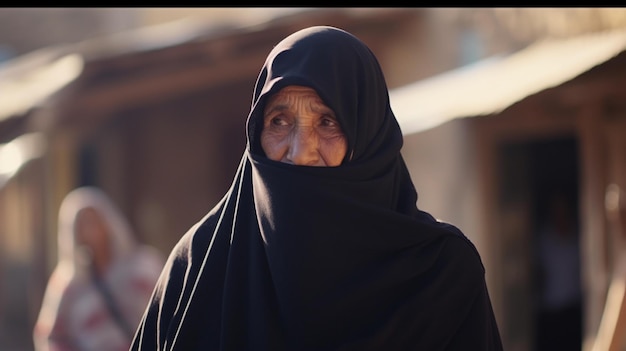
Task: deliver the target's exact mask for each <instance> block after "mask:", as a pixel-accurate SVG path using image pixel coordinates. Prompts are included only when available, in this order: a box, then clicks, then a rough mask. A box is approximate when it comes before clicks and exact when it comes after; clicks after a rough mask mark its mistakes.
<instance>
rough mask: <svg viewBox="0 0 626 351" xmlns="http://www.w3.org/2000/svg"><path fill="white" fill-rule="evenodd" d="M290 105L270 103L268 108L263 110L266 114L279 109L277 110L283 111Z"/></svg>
mask: <svg viewBox="0 0 626 351" xmlns="http://www.w3.org/2000/svg"><path fill="white" fill-rule="evenodd" d="M288 108H289V107H288V106H287V105H285V104H275V105H270V106H269V108H266V110H265V111H264V112H263V113H264V114H265V115H267V114H269V113H271V112H274V111H277V112H283V111H285V110H287V109H288Z"/></svg>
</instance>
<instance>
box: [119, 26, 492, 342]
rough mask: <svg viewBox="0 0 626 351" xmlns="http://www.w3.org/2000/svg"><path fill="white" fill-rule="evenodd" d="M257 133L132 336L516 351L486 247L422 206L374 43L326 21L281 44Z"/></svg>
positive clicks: (265, 74) (260, 105) (263, 83)
mask: <svg viewBox="0 0 626 351" xmlns="http://www.w3.org/2000/svg"><path fill="white" fill-rule="evenodd" d="M416 108H419V106H417V107H416ZM247 138H248V140H247V141H248V142H247V146H246V150H245V152H244V155H243V158H242V160H241V163H240V166H239V168H238V170H237V173H236V176H235V179H234V181H233V183H232V186H231V188H230V190H229V191H228V192H227V194H226V195H225V196H224V198H223V199H222V200H221V201H220V202H219V203H218V204H217V205H216V206H215V207H214V208H213V209H212V210H211V211H210V212H209V213H208V214H207V215H206V216H205V217H204V218H203V219H202V220H200V221H199V222H198V223H197V224H196V225H195V226H193V227H192V228H191V229H190V230H189V231H188V232H187V233H186V234H185V235H184V236H183V237H182V238H181V240H180V242H179V243H178V244H177V245H176V247H175V248H174V249H173V251H172V253H171V255H170V257H169V260H168V262H167V263H166V267H165V270H164V273H163V274H162V276H161V279H160V281H159V282H158V285H157V288H156V290H155V293H154V295H153V297H152V301H151V303H150V305H149V308H148V311H147V313H146V314H145V315H144V318H143V320H142V322H141V324H140V326H139V330H138V332H137V334H136V336H135V339H134V343H133V346H132V348H131V349H132V350H273V351H277V350H299V351H302V350H428V351H434V350H482V351H486V350H501V349H502V345H501V341H500V336H499V333H498V328H497V325H496V322H495V319H494V315H493V312H492V309H491V303H490V299H489V295H488V292H487V288H486V285H485V280H484V268H483V265H482V263H481V259H480V256H479V254H478V252H477V251H476V249H475V247H474V246H473V245H472V243H471V242H470V241H469V240H468V239H467V238H466V237H465V236H464V235H463V234H462V233H461V232H460V231H459V230H458V229H457V228H455V227H454V226H452V225H450V224H446V223H442V222H438V221H437V220H435V219H434V218H433V217H432V216H431V215H429V214H428V213H426V212H423V211H421V210H419V209H418V208H417V206H416V201H417V193H416V191H415V188H414V186H413V183H412V181H411V178H410V175H409V173H408V171H407V168H406V166H405V163H404V161H403V159H402V156H401V154H400V149H401V147H402V134H401V131H400V128H399V126H398V123H397V121H396V119H395V117H394V114H393V112H392V110H391V108H390V105H389V96H388V89H387V86H386V83H385V79H384V77H383V73H382V71H381V68H380V66H379V64H378V62H377V59H376V58H375V56H374V55H373V53H372V52H371V51H370V50H369V49H368V47H367V46H366V45H365V44H364V43H363V42H361V41H360V40H359V39H357V38H356V37H354V36H353V35H351V34H349V33H347V32H345V31H343V30H340V29H337V28H332V27H326V26H319V27H311V28H307V29H303V30H301V31H298V32H296V33H294V34H292V35H290V36H288V37H287V38H285V39H284V40H283V41H281V42H280V43H279V44H278V45H276V46H275V47H274V49H273V50H272V51H271V52H270V54H269V56H268V58H267V60H266V62H265V65H264V66H263V68H262V70H261V72H260V74H259V76H258V80H257V83H256V87H255V90H254V96H253V103H252V109H251V111H250V114H249V116H248V122H247Z"/></svg>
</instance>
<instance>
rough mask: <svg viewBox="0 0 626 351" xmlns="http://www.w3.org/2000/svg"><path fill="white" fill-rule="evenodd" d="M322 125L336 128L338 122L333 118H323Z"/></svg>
mask: <svg viewBox="0 0 626 351" xmlns="http://www.w3.org/2000/svg"><path fill="white" fill-rule="evenodd" d="M321 125H322V126H323V127H336V126H337V121H336V120H335V119H334V118H331V117H324V118H322V121H321Z"/></svg>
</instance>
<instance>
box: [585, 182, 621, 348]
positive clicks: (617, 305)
mask: <svg viewBox="0 0 626 351" xmlns="http://www.w3.org/2000/svg"><path fill="white" fill-rule="evenodd" d="M605 208H606V214H607V219H608V224H609V228H610V232H611V233H612V239H613V240H612V243H613V245H612V247H613V248H614V251H613V253H614V254H615V258H614V261H613V274H612V278H611V282H610V285H609V289H608V292H607V296H606V302H605V306H604V311H603V313H602V319H601V321H600V327H599V329H598V333H597V335H596V339H595V342H594V345H593V349H592V351H621V350H624V349H626V348H625V346H626V344H625V343H624V341H625V340H624V339H625V337H626V194H625V193H624V190H623V189H622V188H620V187H619V185H617V184H610V185H609V186H608V187H607V190H606V196H605Z"/></svg>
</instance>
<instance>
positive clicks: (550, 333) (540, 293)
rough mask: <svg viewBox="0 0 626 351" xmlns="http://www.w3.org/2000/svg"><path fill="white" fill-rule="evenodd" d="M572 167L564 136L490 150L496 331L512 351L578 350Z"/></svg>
mask: <svg viewBox="0 0 626 351" xmlns="http://www.w3.org/2000/svg"><path fill="white" fill-rule="evenodd" d="M578 162H579V160H578V145H577V140H576V139H575V138H574V137H569V136H568V137H559V138H549V139H536V140H524V141H514V142H510V141H508V142H506V143H503V144H501V145H500V147H499V149H498V170H499V179H501V182H500V185H499V191H498V194H499V198H498V204H499V206H498V208H499V211H500V213H499V214H498V217H499V221H498V223H499V233H500V235H501V239H502V244H503V246H502V263H503V270H502V277H501V278H502V281H503V289H504V308H505V309H506V315H507V316H508V318H507V320H508V321H507V323H506V324H505V326H504V328H506V330H505V333H506V334H507V336H508V339H509V340H510V342H511V344H512V345H510V346H511V348H512V349H519V350H534V351H543V350H556V349H558V350H560V351H579V350H580V349H581V345H582V326H583V319H582V301H583V296H582V288H581V287H582V283H581V279H580V271H581V264H580V245H579V242H580V240H579V238H580V231H579V230H578V228H579V212H578V208H579V207H578V199H579V193H578V192H579V179H578V175H579V169H578V168H579V165H578ZM553 215H554V216H553ZM555 342H556V345H555V344H554V343H555Z"/></svg>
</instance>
